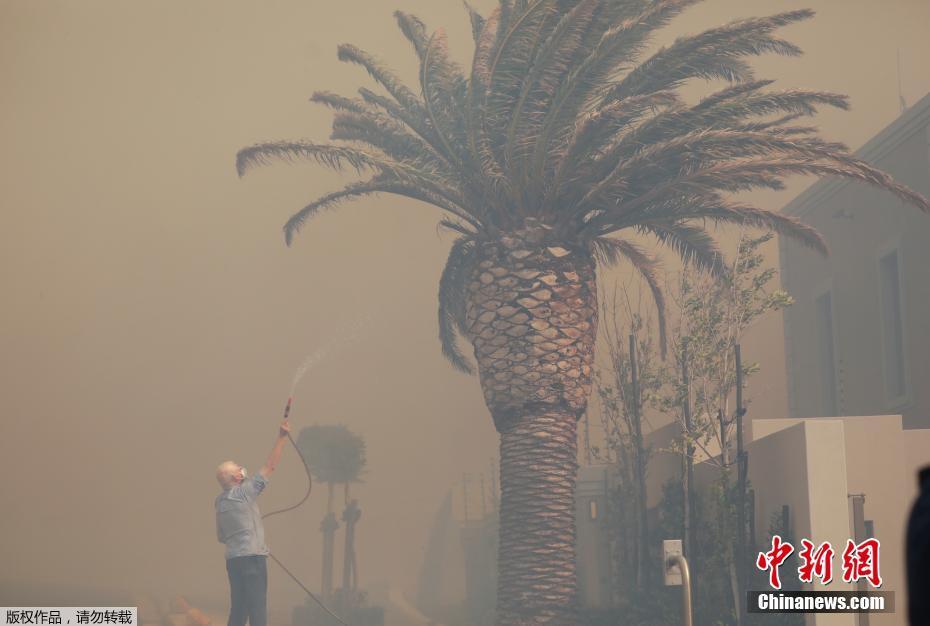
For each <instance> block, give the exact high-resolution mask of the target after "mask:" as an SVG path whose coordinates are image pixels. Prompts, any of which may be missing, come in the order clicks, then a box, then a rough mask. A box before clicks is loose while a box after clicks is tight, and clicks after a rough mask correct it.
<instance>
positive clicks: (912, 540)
mask: <svg viewBox="0 0 930 626" xmlns="http://www.w3.org/2000/svg"><path fill="white" fill-rule="evenodd" d="M917 481H918V485H919V488H920V493H919V494H918V495H917V500H916V501H915V502H914V505H913V506H912V507H911V515H910V518H909V519H908V523H907V614H908V619H909V620H910V623H911V624H912V625H913V626H921V625H924V624H930V465H928V466H926V467H924V468H921V470H920V472H919V473H918V475H917Z"/></svg>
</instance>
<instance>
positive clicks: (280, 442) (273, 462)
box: [258, 420, 291, 480]
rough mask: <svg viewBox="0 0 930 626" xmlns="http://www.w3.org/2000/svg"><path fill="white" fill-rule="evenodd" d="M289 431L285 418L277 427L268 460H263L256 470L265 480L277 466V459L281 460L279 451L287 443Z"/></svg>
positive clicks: (282, 449)
mask: <svg viewBox="0 0 930 626" xmlns="http://www.w3.org/2000/svg"><path fill="white" fill-rule="evenodd" d="M290 432H291V426H290V424H288V423H287V420H284V421H283V422H281V426H280V427H279V428H278V439H277V441H275V442H274V447H273V448H272V449H271V454H269V455H268V460H267V461H265V464H264V465H263V466H262V468H261V469H260V470H258V473H259V474H261V475H262V478H264V479H265V480H268V478H269V477H270V476H271V474H272V473H273V472H274V470H275V468H276V467H277V466H278V461H280V460H281V453H282V452H283V451H284V446H285V444H286V443H287V435H288V433H290Z"/></svg>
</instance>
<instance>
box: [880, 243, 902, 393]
mask: <svg viewBox="0 0 930 626" xmlns="http://www.w3.org/2000/svg"><path fill="white" fill-rule="evenodd" d="M900 266H901V262H900V255H899V254H898V251H897V250H894V251H892V252H889V253H888V254H885V255H884V256H882V257H881V258H880V259H879V261H878V278H879V288H880V290H881V307H882V352H883V357H884V363H883V365H884V373H885V398H886V400H887V401H888V403H889V404H896V403H901V402H902V401H903V400H904V398H905V397H906V396H907V372H906V370H905V360H904V322H903V318H902V309H903V307H902V305H901V267H900Z"/></svg>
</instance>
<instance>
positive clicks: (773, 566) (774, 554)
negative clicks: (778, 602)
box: [756, 535, 794, 589]
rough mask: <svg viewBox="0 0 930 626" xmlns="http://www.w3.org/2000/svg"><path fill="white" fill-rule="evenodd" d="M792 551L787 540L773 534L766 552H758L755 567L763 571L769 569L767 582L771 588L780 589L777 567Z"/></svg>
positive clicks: (792, 548)
mask: <svg viewBox="0 0 930 626" xmlns="http://www.w3.org/2000/svg"><path fill="white" fill-rule="evenodd" d="M792 552H794V546H793V545H791V544H790V543H788V542H787V541H785V542H783V541H782V540H781V537H780V536H778V535H775V536H773V537H772V549H771V550H769V551H768V552H760V553H759V557H758V558H757V559H756V567H758V568H759V569H760V570H762V571H763V572H764V571H765V570H770V571H769V584H770V585H771V586H772V589H781V580H780V579H779V578H778V567H779V566H780V565H781V564H782V563H784V562H785V559H787V558H788V557H789V556H791V553H792Z"/></svg>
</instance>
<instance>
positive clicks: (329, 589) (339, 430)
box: [297, 425, 367, 598]
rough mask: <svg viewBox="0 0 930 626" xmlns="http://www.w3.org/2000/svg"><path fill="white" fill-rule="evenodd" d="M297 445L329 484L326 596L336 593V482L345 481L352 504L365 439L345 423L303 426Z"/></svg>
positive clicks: (312, 469)
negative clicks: (334, 489) (352, 490)
mask: <svg viewBox="0 0 930 626" xmlns="http://www.w3.org/2000/svg"><path fill="white" fill-rule="evenodd" d="M297 447H298V448H299V449H300V452H301V454H302V455H303V457H304V458H305V459H306V461H307V466H308V467H309V468H310V472H311V473H312V474H313V475H314V476H315V477H316V479H317V480H318V481H320V482H324V483H326V486H327V491H328V494H327V498H326V515H325V516H323V522H322V523H321V524H320V530H321V531H322V532H323V555H322V560H323V562H322V572H323V573H322V576H321V589H320V591H321V593H322V595H323V596H324V597H325V598H329V597H331V596H332V593H333V557H334V547H335V537H336V530H337V529H338V528H339V522H337V521H336V514H335V513H334V512H333V488H334V487H335V486H336V484H341V485H343V487H344V489H345V504H346V506H348V505H349V485H350V484H351V483H355V482H360V481H361V475H362V472H363V470H364V468H365V464H366V462H367V458H366V454H365V440H364V439H363V438H362V437H361V436H360V435H357V434H355V433H353V432H352V431H351V430H349V429H348V428H347V427H345V426H343V425H314V426H307V427H305V428H301V429H300V434H299V435H298V436H297ZM347 558H348V553H347ZM347 562H348V561H347ZM353 562H354V561H353Z"/></svg>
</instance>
